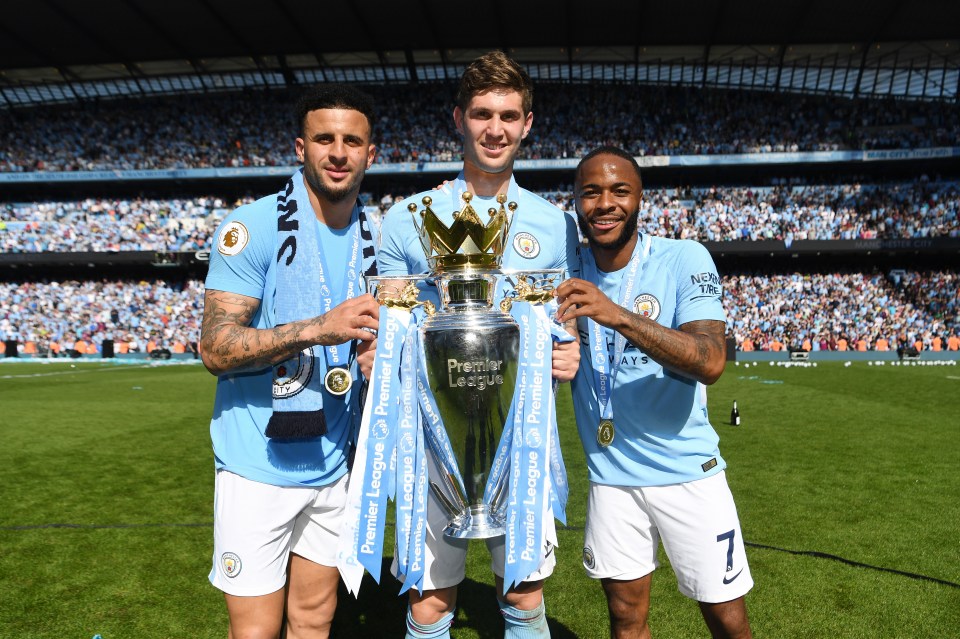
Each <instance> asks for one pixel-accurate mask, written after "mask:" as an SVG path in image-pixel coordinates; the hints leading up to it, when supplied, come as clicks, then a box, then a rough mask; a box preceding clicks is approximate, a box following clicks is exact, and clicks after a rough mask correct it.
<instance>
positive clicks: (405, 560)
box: [338, 193, 569, 591]
mask: <svg viewBox="0 0 960 639" xmlns="http://www.w3.org/2000/svg"><path fill="white" fill-rule="evenodd" d="M462 200H463V206H462V209H461V210H460V211H456V212H455V213H454V219H453V222H452V224H450V225H449V226H447V225H446V224H444V223H443V221H442V220H441V219H440V218H439V217H438V216H437V215H436V214H435V213H434V212H433V210H432V209H431V206H432V204H433V202H432V200H431V198H429V197H425V198H423V200H422V203H423V205H424V208H423V209H422V210H418V209H419V207H418V206H417V205H416V204H411V205H410V206H409V207H408V209H409V211H410V213H411V215H412V216H413V218H414V223H415V226H416V228H417V231H418V234H419V238H420V242H421V244H422V247H423V250H424V252H425V256H426V258H427V263H428V266H429V269H430V270H429V272H427V273H421V274H418V275H407V276H392V275H381V276H374V277H371V278H368V279H367V283H368V290H370V292H371V293H372V294H373V295H374V296H375V297H376V298H377V300H378V301H379V303H380V305H381V310H380V328H379V329H378V333H377V350H376V359H375V361H374V366H373V372H372V377H371V380H370V387H369V392H368V395H367V401H366V404H365V406H364V411H363V418H362V420H361V425H360V436H359V440H358V444H357V451H356V461H355V462H354V467H353V471H352V472H351V480H350V494H349V496H348V515H347V519H348V520H349V521H350V525H349V527H348V528H347V530H345V532H344V533H343V537H342V546H343V550H342V552H341V553H340V558H339V559H338V565H340V567H341V574H343V575H344V578H345V580H346V581H347V582H348V587H349V588H351V591H352V588H353V585H352V584H359V577H357V576H356V575H357V574H358V573H357V571H358V570H360V569H359V568H358V567H357V566H359V565H361V564H362V565H363V566H364V567H366V568H367V570H369V571H370V572H371V574H372V575H373V576H374V577H375V578H377V579H379V568H380V564H379V557H380V556H381V551H382V547H383V527H384V523H385V512H386V508H387V504H386V502H387V499H388V498H393V499H395V502H396V512H397V515H396V520H397V524H396V535H397V540H396V555H395V557H396V559H397V561H398V577H399V578H401V579H402V580H404V584H405V588H407V587H419V584H421V583H422V574H423V572H422V571H423V568H422V563H423V562H422V560H423V552H424V546H423V544H424V534H425V525H426V509H427V491H428V490H429V491H430V492H431V493H432V494H433V495H434V496H435V497H436V500H437V501H438V502H439V503H440V504H441V505H442V507H443V508H444V510H445V511H446V514H447V517H448V520H449V521H448V524H447V526H446V527H445V528H444V534H445V535H447V536H449V537H453V538H458V539H484V538H491V537H498V536H502V535H506V545H507V553H506V571H507V573H506V577H505V583H506V584H507V585H506V586H505V587H509V584H512V583H519V581H521V580H522V579H524V578H525V577H526V576H527V575H528V574H529V573H530V572H532V571H533V570H535V569H536V566H537V565H538V564H539V561H540V558H542V553H543V550H542V549H543V547H544V545H543V536H544V534H545V533H544V526H543V522H544V521H545V519H546V518H547V517H548V516H550V515H549V513H551V512H552V513H557V516H559V517H563V507H564V504H565V502H566V473H565V471H564V469H563V462H562V459H561V458H560V453H559V445H558V440H557V434H556V418H555V415H554V414H553V390H552V386H551V375H550V372H551V368H550V361H551V346H552V340H553V339H556V337H554V336H552V333H551V330H552V329H551V322H550V320H549V319H548V316H547V314H546V312H545V310H544V308H543V304H544V303H545V302H547V301H549V300H552V298H553V288H554V287H555V284H556V282H557V280H558V279H559V278H560V277H561V276H562V271H560V270H549V269H545V270H542V271H525V272H518V273H510V272H503V271H501V270H500V265H501V260H502V257H503V253H504V249H505V247H506V246H507V245H508V237H509V231H510V224H511V221H512V219H513V215H514V214H515V212H516V209H517V205H516V203H514V202H510V203H509V204H507V196H506V195H499V196H498V197H497V202H498V204H499V209H496V208H491V209H490V210H489V211H488V214H489V219H488V221H487V222H486V223H484V222H483V221H482V220H481V219H480V216H479V215H478V214H477V213H476V211H475V210H474V209H473V207H472V206H471V204H470V202H471V200H472V196H471V194H470V193H464V194H463V195H462ZM508 209H509V211H510V214H509V215H508V213H507V210H508ZM432 286H435V287H436V297H435V298H434V299H436V303H434V301H433V300H430V299H426V300H423V301H421V299H420V297H421V295H423V293H424V290H431V289H432ZM424 297H427V296H424ZM496 299H500V300H501V301H500V303H499V304H498V305H496V306H495V304H494V302H495V300H496ZM519 302H527V303H528V304H526V305H520V304H518V303H519ZM535 306H536V307H537V308H534V307H535ZM417 307H422V308H417ZM515 317H516V318H517V319H515ZM518 322H519V323H518ZM560 330H561V331H562V328H561V329H560ZM561 339H562V338H561ZM567 339H569V338H567ZM428 467H432V468H430V469H429V472H428ZM521 492H522V495H521ZM551 528H552V527H551ZM361 573H362V571H361ZM348 575H352V576H349V577H348ZM507 582H509V583H507Z"/></svg>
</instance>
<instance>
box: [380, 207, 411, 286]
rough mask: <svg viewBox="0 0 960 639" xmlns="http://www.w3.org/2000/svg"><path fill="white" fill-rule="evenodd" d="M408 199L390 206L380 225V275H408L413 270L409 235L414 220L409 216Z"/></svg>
mask: <svg viewBox="0 0 960 639" xmlns="http://www.w3.org/2000/svg"><path fill="white" fill-rule="evenodd" d="M405 203H406V200H404V201H403V202H398V203H396V204H394V205H393V206H391V207H390V209H389V210H388V211H387V215H386V216H385V217H384V218H383V223H382V224H381V225H380V250H379V252H378V253H377V268H378V271H379V273H380V275H408V274H410V273H411V272H412V271H411V270H410V269H411V266H410V263H409V262H408V261H407V255H408V254H409V252H408V251H407V250H406V241H407V237H406V236H407V235H409V230H410V229H409V228H408V227H412V222H410V223H409V224H406V222H408V220H407V218H408V217H409V216H410V213H409V212H408V211H407V209H406V205H405Z"/></svg>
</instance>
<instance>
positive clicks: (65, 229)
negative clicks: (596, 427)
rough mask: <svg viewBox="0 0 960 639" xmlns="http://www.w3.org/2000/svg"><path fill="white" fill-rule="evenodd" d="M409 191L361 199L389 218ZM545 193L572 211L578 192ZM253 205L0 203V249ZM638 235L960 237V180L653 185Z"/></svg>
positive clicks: (156, 231)
mask: <svg viewBox="0 0 960 639" xmlns="http://www.w3.org/2000/svg"><path fill="white" fill-rule="evenodd" d="M406 195H409V194H406V193H405V194H403V195H397V196H394V195H384V196H382V197H380V198H376V197H375V196H373V195H372V194H367V195H366V196H365V201H366V202H371V203H372V204H371V206H372V207H378V208H379V211H374V212H379V213H383V212H385V211H386V210H387V209H388V208H389V207H390V205H391V204H392V203H393V202H394V201H395V200H398V199H403V197H405V196H406ZM541 195H543V196H544V197H546V198H547V199H548V200H550V201H552V202H554V203H556V204H557V205H558V206H560V208H562V209H564V210H566V211H568V212H570V213H573V212H574V208H573V192H572V191H570V190H564V189H556V190H552V191H546V192H542V193H541ZM248 201H250V199H249V198H247V199H240V200H231V201H226V200H225V199H223V198H217V197H212V196H210V197H199V198H192V199H166V200H144V199H134V200H129V199H94V198H89V199H84V200H80V201H68V202H21V203H12V202H8V203H2V204H0V251H2V252H5V253H35V252H45V251H52V252H57V251H58V252H65V251H66V252H69V251H196V250H202V249H206V248H209V245H210V235H211V234H212V233H213V232H214V230H215V229H216V227H217V224H218V223H219V222H220V220H222V219H223V217H224V215H226V213H227V212H229V211H230V210H231V209H233V208H235V207H236V206H238V205H239V204H242V203H244V202H248ZM641 228H642V230H644V231H646V232H648V233H652V234H658V235H663V236H667V237H676V238H688V239H694V240H698V241H701V242H702V241H733V240H740V241H755V240H766V239H776V240H785V241H787V242H791V241H793V240H839V239H845V240H848V239H874V238H880V239H902V238H929V237H960V184H958V183H956V182H931V181H928V180H926V179H918V180H915V181H912V182H904V183H892V184H891V183H887V184H839V185H810V186H790V185H782V186H775V187H713V188H695V189H690V188H684V189H650V190H649V191H648V192H647V193H646V194H645V197H644V201H643V203H642V210H641Z"/></svg>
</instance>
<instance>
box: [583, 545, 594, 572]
mask: <svg viewBox="0 0 960 639" xmlns="http://www.w3.org/2000/svg"><path fill="white" fill-rule="evenodd" d="M583 565H584V566H586V567H587V568H590V569H591V570H592V569H594V568H596V567H597V558H596V557H594V556H593V549H592V548H591V547H590V546H584V547H583Z"/></svg>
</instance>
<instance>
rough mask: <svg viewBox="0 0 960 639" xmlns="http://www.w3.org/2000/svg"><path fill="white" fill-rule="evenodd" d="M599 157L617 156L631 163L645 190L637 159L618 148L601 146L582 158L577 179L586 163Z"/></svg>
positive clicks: (578, 166)
mask: <svg viewBox="0 0 960 639" xmlns="http://www.w3.org/2000/svg"><path fill="white" fill-rule="evenodd" d="M598 155H615V156H617V157H618V158H623V159H624V160H626V161H627V162H629V163H630V166H632V167H633V170H634V171H636V172H637V179H638V180H640V187H641V188H643V177H642V176H641V175H640V165H639V164H638V163H637V159H636V158H635V157H633V156H632V155H630V154H629V153H627V152H626V151H624V150H623V149H621V148H620V147H618V146H601V147H598V148H596V149H594V150H593V151H590V152H589V153H587V154H586V155H585V156H583V157H582V158H580V161H579V162H578V163H577V172H576V174H575V175H576V176H577V179H579V177H580V169H581V167H583V165H584V163H585V162H587V161H588V160H592V159H593V158H595V157H597V156H598Z"/></svg>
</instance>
